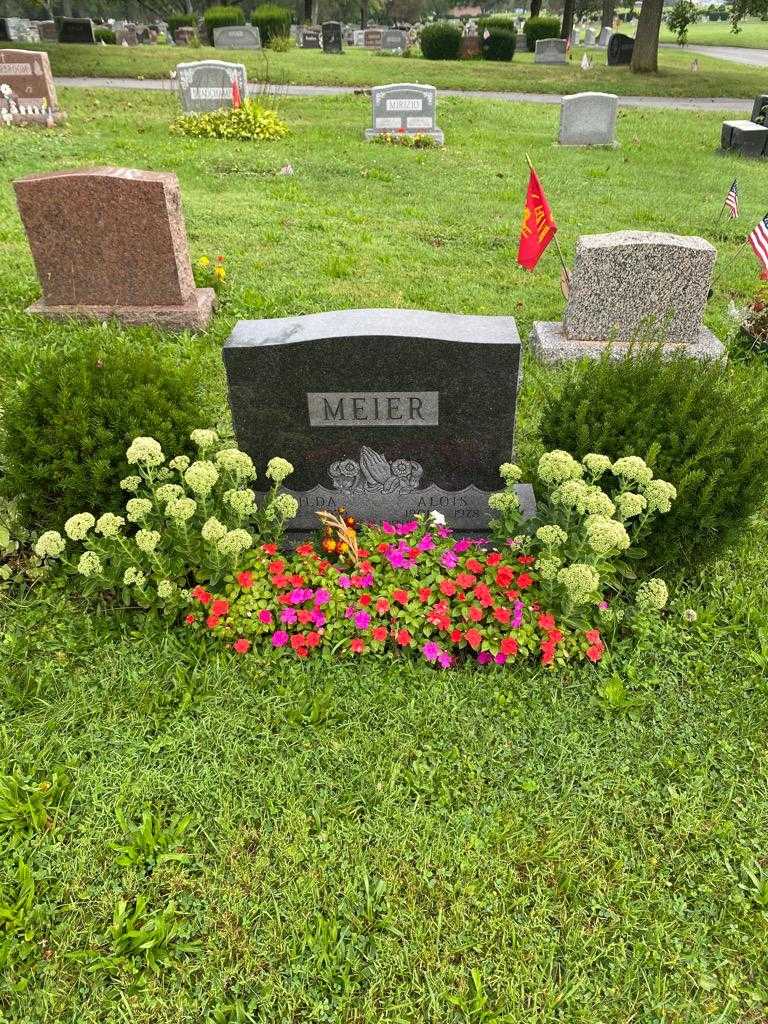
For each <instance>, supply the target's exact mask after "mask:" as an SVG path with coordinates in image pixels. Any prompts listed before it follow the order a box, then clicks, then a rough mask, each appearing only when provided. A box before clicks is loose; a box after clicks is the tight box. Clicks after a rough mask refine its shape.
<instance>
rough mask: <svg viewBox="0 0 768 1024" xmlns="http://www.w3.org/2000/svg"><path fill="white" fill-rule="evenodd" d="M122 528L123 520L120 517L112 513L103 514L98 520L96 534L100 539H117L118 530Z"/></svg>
mask: <svg viewBox="0 0 768 1024" xmlns="http://www.w3.org/2000/svg"><path fill="white" fill-rule="evenodd" d="M123 526H125V519H123V517H122V516H116V515H113V513H112V512H105V513H104V515H102V516H99V518H98V521H97V523H96V533H100V534H101V536H102V537H117V535H118V534H119V533H120V528H121V527H123Z"/></svg>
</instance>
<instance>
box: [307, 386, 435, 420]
mask: <svg viewBox="0 0 768 1024" xmlns="http://www.w3.org/2000/svg"><path fill="white" fill-rule="evenodd" d="M438 398H439V395H438V392H437V391H349V392H348V391H326V392H321V391H310V392H308V393H307V408H308V410H309V424H310V426H312V427H435V426H437V423H438V411H439V410H438V405H439V402H438Z"/></svg>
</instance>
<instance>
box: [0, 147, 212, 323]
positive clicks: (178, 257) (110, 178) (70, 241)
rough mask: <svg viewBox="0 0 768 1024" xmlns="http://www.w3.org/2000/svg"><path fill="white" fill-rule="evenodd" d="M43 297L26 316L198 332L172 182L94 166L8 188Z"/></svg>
mask: <svg viewBox="0 0 768 1024" xmlns="http://www.w3.org/2000/svg"><path fill="white" fill-rule="evenodd" d="M14 189H15V191H16V202H17V204H18V207H19V213H20V215H21V219H22V222H23V224H24V229H25V231H26V233H27V239H28V241H29V247H30V249H31V250H32V256H33V258H34V261H35V267H36V270H37V276H38V278H39V280H40V284H41V287H42V290H43V297H42V299H40V300H39V301H38V302H35V303H34V304H33V305H32V306H30V307H29V309H28V310H27V312H28V313H32V314H35V315H37V316H42V317H46V318H48V319H52V320H69V319H71V318H73V317H76V318H78V317H81V318H85V319H89V320H101V321H104V320H108V319H109V318H110V317H115V318H116V319H118V320H119V321H121V322H122V323H124V324H151V325H153V326H155V327H160V328H164V329H165V330H177V331H178V330H187V329H189V330H198V331H199V330H205V328H206V327H207V325H208V323H209V321H210V319H211V315H212V313H213V308H214V305H215V301H216V297H215V294H214V292H213V289H212V288H196V287H195V280H194V276H193V273H192V265H191V263H190V259H189V249H188V246H187V234H186V230H185V228H184V217H183V214H182V210H181V193H180V190H179V182H178V179H177V178H176V175H175V174H168V173H155V172H151V171H135V170H130V169H128V168H123V167H94V168H89V169H85V170H76V171H57V172H53V173H50V174H33V175H31V176H30V177H27V178H21V179H19V180H18V181H15V182H14Z"/></svg>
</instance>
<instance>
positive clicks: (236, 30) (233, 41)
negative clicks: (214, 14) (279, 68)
mask: <svg viewBox="0 0 768 1024" xmlns="http://www.w3.org/2000/svg"><path fill="white" fill-rule="evenodd" d="M213 45H214V46H216V47H221V48H226V49H229V50H260V49H261V33H260V32H259V30H258V28H257V27H256V26H255V25H225V26H224V27H223V28H215V29H214V30H213Z"/></svg>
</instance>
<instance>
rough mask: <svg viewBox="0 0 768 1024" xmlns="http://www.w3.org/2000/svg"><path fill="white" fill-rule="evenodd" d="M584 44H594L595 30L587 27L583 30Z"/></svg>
mask: <svg viewBox="0 0 768 1024" xmlns="http://www.w3.org/2000/svg"><path fill="white" fill-rule="evenodd" d="M584 45H585V46H594V45H595V30H594V29H593V28H588V29H586V30H585V32H584Z"/></svg>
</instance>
